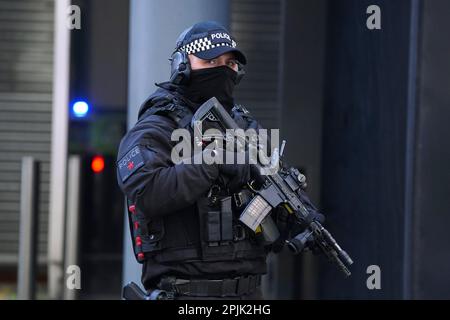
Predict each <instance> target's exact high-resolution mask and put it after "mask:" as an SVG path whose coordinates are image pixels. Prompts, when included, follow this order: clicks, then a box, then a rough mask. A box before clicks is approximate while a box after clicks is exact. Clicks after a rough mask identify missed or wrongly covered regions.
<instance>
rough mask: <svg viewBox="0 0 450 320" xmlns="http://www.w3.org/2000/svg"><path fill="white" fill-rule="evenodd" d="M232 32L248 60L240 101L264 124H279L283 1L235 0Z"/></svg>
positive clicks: (271, 125)
mask: <svg viewBox="0 0 450 320" xmlns="http://www.w3.org/2000/svg"><path fill="white" fill-rule="evenodd" d="M231 32H232V34H233V35H234V36H235V37H236V39H237V42H238V46H239V47H240V48H242V50H243V51H244V53H245V55H246V57H247V60H248V63H247V66H246V75H245V78H244V80H243V81H242V82H241V83H240V84H239V86H238V88H237V90H236V98H237V99H236V101H237V102H238V103H240V104H242V105H244V106H246V107H247V108H248V109H249V110H250V111H251V112H252V114H253V115H254V116H255V118H257V119H258V121H259V122H260V123H261V124H262V125H263V126H264V127H266V128H279V121H280V117H279V112H280V103H279V87H280V68H279V65H280V58H281V52H280V48H281V39H282V36H281V35H282V1H281V0H232V1H231Z"/></svg>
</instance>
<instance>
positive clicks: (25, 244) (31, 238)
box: [17, 157, 39, 300]
mask: <svg viewBox="0 0 450 320" xmlns="http://www.w3.org/2000/svg"><path fill="white" fill-rule="evenodd" d="M38 169H39V167H38V163H37V162H36V161H35V160H34V159H33V158H32V157H24V158H22V179H21V186H20V235H19V264H18V274H17V278H18V282H17V298H18V299H19V300H29V299H34V297H35V274H36V272H35V271H36V249H37V245H36V242H37V230H36V229H37V228H36V225H37V216H38V194H39V191H38V186H39V178H38Z"/></svg>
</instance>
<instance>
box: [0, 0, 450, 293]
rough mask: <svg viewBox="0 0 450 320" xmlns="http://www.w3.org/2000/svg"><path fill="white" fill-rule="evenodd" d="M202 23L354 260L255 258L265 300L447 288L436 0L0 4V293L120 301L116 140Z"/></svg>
mask: <svg viewBox="0 0 450 320" xmlns="http://www.w3.org/2000/svg"><path fill="white" fill-rule="evenodd" d="M371 5H376V6H378V8H379V9H380V10H379V21H378V22H379V23H380V24H379V27H381V29H370V28H368V19H369V20H370V19H371V17H372V18H373V14H374V13H373V11H369V13H368V10H367V9H368V7H369V6H371ZM71 6H76V7H71ZM78 9H79V10H78ZM78 18H79V19H78ZM202 20H216V21H219V22H221V23H223V24H224V25H226V26H227V27H228V28H229V29H230V31H231V33H232V34H233V35H234V36H235V37H236V38H237V41H238V43H239V45H240V46H241V48H243V50H244V52H245V53H246V55H247V58H248V65H247V68H246V71H247V74H246V76H245V78H244V80H243V81H242V82H241V84H240V85H239V87H238V89H237V93H236V96H237V101H238V102H239V103H241V104H243V105H244V106H246V107H247V108H248V109H249V110H250V111H251V112H252V113H253V115H254V116H255V117H256V118H257V119H258V120H259V121H260V122H261V123H262V124H263V125H264V126H265V127H267V128H280V129H281V136H282V138H283V139H286V140H287V145H286V151H285V152H286V153H285V154H286V161H287V162H288V163H289V164H290V165H293V166H297V167H299V168H301V169H302V170H303V171H304V172H305V173H306V176H307V178H308V192H309V194H310V196H311V198H312V199H313V201H314V202H315V203H316V204H317V205H318V207H319V208H321V211H323V212H324V213H325V214H326V216H327V223H326V226H327V228H328V229H329V230H330V232H331V233H332V234H333V235H334V236H335V238H336V239H337V240H338V242H339V243H340V244H341V246H342V247H343V248H344V249H345V250H346V251H347V252H348V253H349V254H350V255H351V256H352V258H353V260H354V261H355V263H354V265H353V266H352V272H353V274H352V276H351V277H350V278H348V279H344V278H343V276H342V275H341V274H340V273H339V271H338V270H337V268H335V267H334V266H333V265H331V264H329V263H328V262H327V261H326V260H325V258H324V257H322V256H313V255H309V254H303V255H301V256H296V257H294V256H292V255H291V254H290V253H289V252H282V253H281V254H279V255H273V256H270V258H269V272H268V274H267V275H266V276H265V278H264V282H263V289H264V291H265V295H266V297H268V298H274V299H449V298H450V289H449V288H450V250H449V244H450V232H448V228H449V227H450V200H449V198H450V197H449V195H450V194H449V190H450V170H449V168H448V164H449V163H450V139H449V138H450V126H449V124H448V123H449V120H450V60H449V57H450V41H449V37H448V33H449V32H450V25H449V22H448V21H449V20H450V2H449V1H447V0H396V1H388V0H384V1H383V0H370V1H368V0H239V1H238V0H216V1H208V0H183V1H181V0H89V1H88V0H73V1H72V2H71V1H69V0H58V1H55V0H0V299H120V294H121V288H122V286H123V284H124V283H127V282H128V281H135V282H140V280H139V279H140V266H139V265H138V264H137V263H136V262H135V261H134V256H133V254H132V251H131V249H132V248H131V244H130V242H129V239H128V238H129V234H128V230H127V228H128V226H127V225H126V224H125V221H126V220H125V211H124V199H123V197H122V194H121V193H120V190H119V189H118V187H117V183H116V175H115V157H116V151H117V147H118V144H119V142H120V139H121V137H122V136H123V135H124V134H125V132H126V131H127V128H129V127H131V126H132V125H133V124H134V123H135V121H136V119H137V111H138V109H139V106H140V104H141V103H142V102H143V101H144V100H145V98H146V97H147V96H148V95H150V94H151V93H152V92H153V91H154V89H155V86H154V83H155V82H160V81H165V80H167V79H168V76H169V62H168V60H167V59H168V58H169V56H170V54H171V53H172V50H173V48H174V45H175V40H176V38H177V37H178V35H179V33H180V32H181V31H182V30H184V29H185V28H187V27H188V26H190V25H192V24H194V23H196V22H198V21H202ZM371 21H372V22H373V20H371ZM77 23H78V25H77ZM369 25H370V23H369ZM70 265H78V266H79V267H80V270H81V278H80V279H81V289H79V290H70V289H68V287H67V285H66V283H67V282H68V281H69V282H70V280H71V279H70V277H71V276H72V271H70V269H69V270H68V269H67V268H68V266H70ZM371 266H372V267H371ZM373 266H376V267H375V268H379V276H380V278H379V279H380V287H379V288H378V289H377V288H375V289H369V287H370V286H368V282H369V283H371V280H370V279H369V277H370V276H371V275H372V274H373V271H371V270H373V269H371V268H373ZM368 279H369V281H368Z"/></svg>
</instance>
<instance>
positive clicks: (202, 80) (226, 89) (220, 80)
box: [185, 66, 237, 111]
mask: <svg viewBox="0 0 450 320" xmlns="http://www.w3.org/2000/svg"><path fill="white" fill-rule="evenodd" d="M236 79H237V72H236V71H234V70H232V69H231V68H230V67H227V66H220V67H214V68H206V69H198V70H192V71H191V74H190V80H189V84H188V85H187V86H186V88H185V97H186V98H188V99H189V100H191V101H192V102H194V103H198V104H201V103H204V102H206V101H207V100H208V99H210V98H212V97H216V98H217V100H219V102H220V103H221V104H222V105H223V106H224V107H225V108H226V109H227V110H228V111H230V110H231V109H232V108H233V104H234V100H233V90H234V87H235V85H236Z"/></svg>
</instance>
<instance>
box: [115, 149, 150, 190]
mask: <svg viewBox="0 0 450 320" xmlns="http://www.w3.org/2000/svg"><path fill="white" fill-rule="evenodd" d="M143 165H144V158H143V157H142V153H141V149H140V148H139V146H135V147H133V149H131V150H130V151H128V153H127V154H126V155H124V156H123V157H122V159H120V160H119V162H118V163H117V167H118V168H119V174H120V177H121V178H122V182H125V180H127V179H128V178H129V177H130V176H131V175H132V174H133V173H135V172H136V170H137V169H139V168H140V167H142V166H143Z"/></svg>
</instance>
